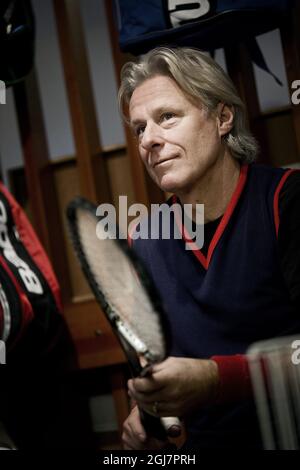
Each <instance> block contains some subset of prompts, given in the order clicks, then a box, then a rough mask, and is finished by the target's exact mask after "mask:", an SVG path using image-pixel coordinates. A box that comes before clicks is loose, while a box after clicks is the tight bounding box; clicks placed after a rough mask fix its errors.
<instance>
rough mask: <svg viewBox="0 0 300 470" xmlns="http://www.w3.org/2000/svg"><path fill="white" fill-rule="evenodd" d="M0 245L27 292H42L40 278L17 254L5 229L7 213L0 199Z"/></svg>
mask: <svg viewBox="0 0 300 470" xmlns="http://www.w3.org/2000/svg"><path fill="white" fill-rule="evenodd" d="M0 247H1V248H2V249H3V254H4V256H5V258H6V259H7V260H8V261H9V262H10V263H12V264H13V265H14V266H16V268H17V270H18V272H19V275H20V277H21V279H22V281H23V283H24V286H25V288H26V289H27V290H28V292H31V293H34V294H42V293H43V288H42V285H41V283H40V280H39V279H38V277H37V276H36V274H35V273H34V272H33V271H32V270H31V269H30V267H29V266H28V264H27V263H26V262H25V261H24V260H22V259H21V258H20V257H19V256H18V255H17V253H16V252H15V249H14V247H13V245H12V244H11V242H10V239H9V235H8V229H7V213H6V209H5V206H4V204H3V202H2V201H0Z"/></svg>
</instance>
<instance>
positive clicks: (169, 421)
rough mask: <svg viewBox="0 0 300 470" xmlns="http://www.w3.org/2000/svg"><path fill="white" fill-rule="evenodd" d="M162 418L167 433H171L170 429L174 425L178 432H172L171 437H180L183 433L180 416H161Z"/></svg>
mask: <svg viewBox="0 0 300 470" xmlns="http://www.w3.org/2000/svg"><path fill="white" fill-rule="evenodd" d="M160 419H161V422H162V425H163V427H164V428H165V430H166V432H167V434H169V433H168V431H169V429H170V428H172V427H173V426H175V427H176V430H175V432H176V434H175V433H174V432H173V433H172V434H170V436H171V437H178V436H179V435H180V434H181V432H182V424H181V421H180V419H179V418H177V417H176V416H168V417H165V418H160Z"/></svg>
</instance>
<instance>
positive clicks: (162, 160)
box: [154, 155, 178, 168]
mask: <svg viewBox="0 0 300 470" xmlns="http://www.w3.org/2000/svg"><path fill="white" fill-rule="evenodd" d="M177 157H178V155H174V156H173V157H168V158H162V159H161V160H158V161H157V162H156V163H155V164H154V168H155V167H156V166H160V165H163V164H164V163H167V162H170V161H171V160H174V159H175V158H177Z"/></svg>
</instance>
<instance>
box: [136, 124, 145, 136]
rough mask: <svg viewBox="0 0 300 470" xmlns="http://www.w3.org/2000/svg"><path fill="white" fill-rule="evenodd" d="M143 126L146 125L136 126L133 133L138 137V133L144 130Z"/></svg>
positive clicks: (140, 133)
mask: <svg viewBox="0 0 300 470" xmlns="http://www.w3.org/2000/svg"><path fill="white" fill-rule="evenodd" d="M145 127H146V126H138V127H137V128H136V129H135V130H134V132H135V135H136V136H137V137H139V136H140V135H142V133H143V132H144V130H145Z"/></svg>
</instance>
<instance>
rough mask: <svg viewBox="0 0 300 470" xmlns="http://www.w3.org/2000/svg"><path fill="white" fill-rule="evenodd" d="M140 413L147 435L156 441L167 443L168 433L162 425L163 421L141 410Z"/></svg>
mask: <svg viewBox="0 0 300 470" xmlns="http://www.w3.org/2000/svg"><path fill="white" fill-rule="evenodd" d="M139 411H140V417H141V421H142V425H143V426H144V428H145V431H146V433H147V434H148V435H149V436H152V437H155V439H158V440H160V441H166V440H167V431H166V428H165V426H164V425H163V424H162V422H161V419H160V418H158V417H156V416H152V415H150V414H148V413H146V412H145V411H144V410H142V409H141V408H140V409H139Z"/></svg>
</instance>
